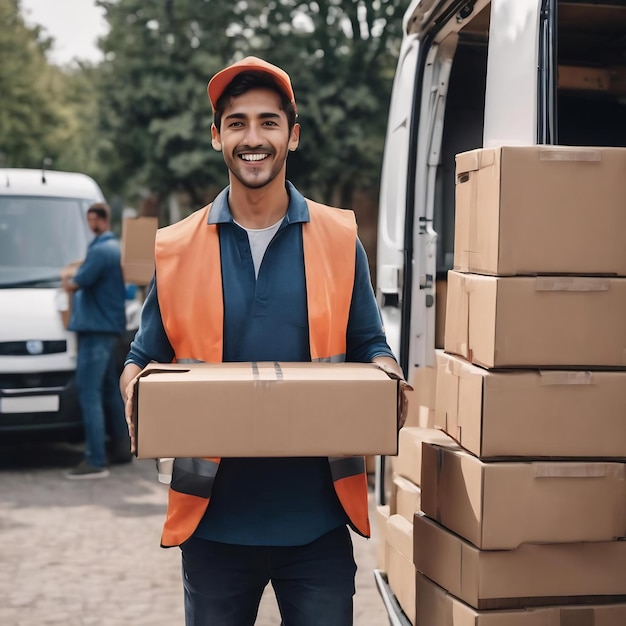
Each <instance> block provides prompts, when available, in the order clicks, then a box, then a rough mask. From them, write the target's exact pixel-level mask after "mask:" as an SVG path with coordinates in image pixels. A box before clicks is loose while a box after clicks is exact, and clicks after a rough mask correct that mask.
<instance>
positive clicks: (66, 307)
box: [55, 259, 83, 328]
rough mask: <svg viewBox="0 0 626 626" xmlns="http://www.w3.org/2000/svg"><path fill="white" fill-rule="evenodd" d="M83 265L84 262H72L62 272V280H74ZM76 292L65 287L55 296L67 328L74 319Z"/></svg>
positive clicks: (56, 304) (64, 325) (57, 307)
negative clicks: (73, 299)
mask: <svg viewBox="0 0 626 626" xmlns="http://www.w3.org/2000/svg"><path fill="white" fill-rule="evenodd" d="M82 264H83V260H82V259H81V260H79V261H72V262H71V263H68V264H67V265H66V266H65V267H64V268H63V269H62V270H61V278H62V279H63V278H74V276H75V275H76V272H77V271H78V268H79V267H80V266H81V265H82ZM73 295H74V292H72V291H67V290H65V289H64V288H63V287H61V288H59V289H58V290H57V293H56V295H55V306H56V309H57V311H58V312H59V313H60V314H61V322H62V323H63V327H64V328H67V327H68V326H69V325H70V319H71V318H72V298H73Z"/></svg>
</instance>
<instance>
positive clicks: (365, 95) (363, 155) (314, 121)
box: [246, 0, 406, 206]
mask: <svg viewBox="0 0 626 626" xmlns="http://www.w3.org/2000/svg"><path fill="white" fill-rule="evenodd" d="M405 8H406V2H405V1H404V0H316V1H312V2H302V1H301V0H270V2H267V3H266V4H265V3H264V7H263V9H262V10H261V12H260V13H259V14H258V15H255V14H254V13H248V14H247V17H246V28H247V29H248V31H249V32H254V33H255V47H256V49H257V53H258V54H259V55H260V56H264V57H266V58H268V59H269V60H273V61H274V62H275V63H277V64H278V65H281V66H282V67H285V68H287V69H288V71H289V72H290V74H291V77H292V81H293V83H294V90H295V93H296V98H297V99H298V103H299V110H300V115H299V118H300V123H301V124H302V131H303V132H302V139H301V143H300V149H299V150H298V151H297V152H296V153H294V154H293V155H292V156H291V157H290V166H289V167H290V177H291V178H292V179H294V180H296V181H298V183H299V185H300V186H301V187H302V188H304V189H305V190H307V191H308V192H309V193H311V194H314V195H316V196H317V197H321V198H323V199H326V200H327V201H337V202H339V203H341V204H342V205H344V206H349V205H350V203H351V200H352V196H353V193H354V191H355V189H370V188H372V187H374V188H376V187H377V185H378V180H379V175H380V168H381V163H382V151H383V145H384V137H385V129H386V124H387V112H388V107H389V98H390V95H391V84H392V81H393V72H394V69H395V64H396V60H397V55H398V51H399V44H400V40H401V34H402V23H401V22H402V12H403V11H404V9H405Z"/></svg>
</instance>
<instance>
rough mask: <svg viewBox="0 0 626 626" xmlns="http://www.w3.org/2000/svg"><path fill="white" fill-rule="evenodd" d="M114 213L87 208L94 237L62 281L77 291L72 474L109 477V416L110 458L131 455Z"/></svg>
mask: <svg viewBox="0 0 626 626" xmlns="http://www.w3.org/2000/svg"><path fill="white" fill-rule="evenodd" d="M110 216H111V210H110V208H109V206H108V205H107V204H105V203H103V202H99V203H96V204H93V205H92V206H90V207H89V209H88V210H87V223H88V225H89V228H90V229H91V231H92V232H93V233H94V234H95V237H94V239H93V240H92V242H91V243H90V244H89V247H88V249H87V255H86V256H85V260H84V262H83V263H82V264H81V265H80V267H79V268H78V269H77V271H76V273H75V274H74V275H73V276H70V275H68V274H64V275H63V286H64V287H65V289H66V290H67V291H69V292H72V293H73V295H72V309H71V310H72V312H71V317H70V323H69V326H68V329H69V330H72V331H75V332H76V333H77V337H78V355H77V360H76V388H77V391H78V402H79V404H80V408H81V412H82V417H83V425H84V431H85V458H84V460H83V461H82V462H81V463H80V464H79V465H77V466H76V467H74V468H72V469H70V470H69V471H68V472H66V474H65V475H66V477H67V478H70V479H86V478H106V477H107V476H108V474H109V471H108V469H107V454H106V431H107V429H106V423H107V420H108V424H109V426H110V431H111V437H112V453H111V461H112V462H117V463H128V462H130V461H131V460H132V456H131V452H130V440H129V437H128V429H127V426H126V419H125V417H124V404H123V402H122V398H121V395H120V391H119V387H118V380H117V370H116V364H115V347H116V344H117V341H118V339H119V337H120V335H122V334H123V333H124V331H125V330H126V312H125V299H126V289H125V286H124V278H123V276H122V267H121V264H120V246H119V243H118V241H117V240H116V239H115V236H114V235H113V233H112V232H111V229H110V226H111V217H110Z"/></svg>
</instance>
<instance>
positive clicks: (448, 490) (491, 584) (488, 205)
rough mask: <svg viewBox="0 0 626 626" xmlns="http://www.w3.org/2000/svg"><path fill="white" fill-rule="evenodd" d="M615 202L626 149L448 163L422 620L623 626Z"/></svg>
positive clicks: (624, 176) (432, 625) (532, 150)
mask: <svg viewBox="0 0 626 626" xmlns="http://www.w3.org/2000/svg"><path fill="white" fill-rule="evenodd" d="M624 198H626V150H624V149H619V148H575V147H569V148H568V147H548V146H528V147H503V148H497V149H482V150H475V151H472V152H469V153H464V154H460V155H457V200H456V223H455V270H454V271H451V272H450V273H449V277H448V295H447V310H446V324H445V338H444V348H445V352H444V353H439V354H438V355H437V379H436V380H437V389H436V402H435V426H436V427H439V428H441V429H442V430H443V431H444V432H445V433H447V434H448V435H450V436H451V437H453V438H454V440H456V442H457V444H458V445H457V446H456V447H454V446H450V445H444V446H442V445H441V444H440V443H437V442H426V443H424V444H423V450H422V453H421V471H420V487H421V494H420V495H421V509H422V511H421V512H418V513H416V514H415V516H414V520H413V532H414V536H413V562H414V565H415V568H416V570H417V572H418V573H417V576H416V596H417V607H416V613H415V615H416V620H417V621H418V622H419V623H423V624H427V625H428V626H458V625H461V624H463V625H465V624H469V623H471V624H475V625H477V624H488V623H489V624H499V625H505V624H506V625H508V624H515V625H516V626H534V625H536V624H544V623H554V624H555V625H556V624H560V625H563V624H579V623H580V624H593V623H607V624H618V623H626V541H622V540H621V538H623V537H624V536H626V466H625V464H624V461H625V460H626V371H624V370H626V278H624V277H625V276H626V246H624V244H623V233H624V232H626V210H624ZM607 620H608V621H607Z"/></svg>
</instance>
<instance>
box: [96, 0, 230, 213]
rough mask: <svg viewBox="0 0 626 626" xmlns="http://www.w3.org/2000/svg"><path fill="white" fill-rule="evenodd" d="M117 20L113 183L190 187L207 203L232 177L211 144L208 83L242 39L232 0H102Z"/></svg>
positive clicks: (107, 90)
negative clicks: (234, 25)
mask: <svg viewBox="0 0 626 626" xmlns="http://www.w3.org/2000/svg"><path fill="white" fill-rule="evenodd" d="M98 4H99V5H100V6H102V7H104V8H105V10H106V14H107V18H108V21H109V24H110V32H109V35H108V36H107V37H106V38H105V39H104V41H103V42H102V47H103V51H104V54H105V61H104V63H103V64H102V67H101V70H102V74H101V95H100V102H101V105H102V106H101V115H102V120H103V128H104V131H105V134H106V137H107V146H106V148H105V150H104V152H103V155H102V156H103V159H104V160H105V161H106V162H107V163H108V166H109V173H108V176H107V184H108V185H109V186H111V187H112V188H117V189H126V190H128V191H129V192H130V193H135V194H136V193H141V192H143V193H144V194H151V193H158V194H159V195H160V196H161V197H166V196H170V197H171V194H172V193H173V192H185V193H187V194H188V195H189V196H190V197H191V198H192V202H196V203H197V202H198V201H200V198H201V197H202V195H203V191H205V190H206V189H207V187H216V188H217V187H221V186H222V185H223V184H225V182H226V176H225V171H224V167H223V163H222V161H221V157H220V155H219V154H218V153H216V152H214V151H213V149H212V147H211V130H210V129H211V122H212V113H211V108H210V104H209V102H208V98H207V94H206V84H207V80H208V77H210V76H211V75H212V74H213V73H214V72H215V71H216V70H217V69H219V68H220V67H222V66H223V65H224V63H225V62H226V61H227V60H228V59H229V58H230V57H231V56H233V55H234V54H235V53H236V50H237V47H238V46H239V45H240V44H241V43H242V38H241V37H238V36H237V35H232V34H231V33H230V32H229V25H230V24H231V22H232V21H234V20H237V19H239V17H238V10H240V9H241V7H239V9H238V8H237V7H236V6H233V5H232V3H230V2H214V1H211V2H208V1H206V0H166V1H163V0H148V1H146V0H118V1H111V0H100V1H99V2H98Z"/></svg>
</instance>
